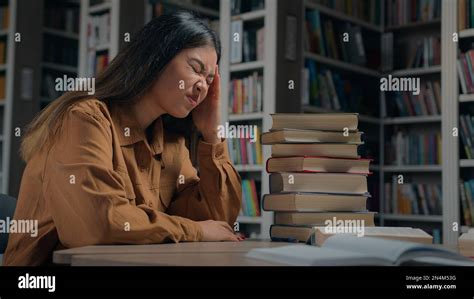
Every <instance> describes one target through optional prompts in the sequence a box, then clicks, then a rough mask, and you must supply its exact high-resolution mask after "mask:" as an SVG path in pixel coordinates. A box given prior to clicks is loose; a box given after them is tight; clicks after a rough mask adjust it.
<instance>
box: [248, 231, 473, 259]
mask: <svg viewBox="0 0 474 299" xmlns="http://www.w3.org/2000/svg"><path fill="white" fill-rule="evenodd" d="M246 257H248V258H254V259H260V260H265V261H268V262H274V263H279V264H287V265H292V266H376V265H378V266H395V265H419V266H420V265H424V266H427V265H439V266H449V265H450V266H474V262H472V261H470V260H469V259H467V258H465V257H463V256H462V255H460V254H459V253H457V252H455V251H452V250H448V249H445V248H442V247H436V246H434V245H432V244H420V243H415V242H406V241H400V240H389V239H385V238H373V237H357V236H353V235H350V234H337V235H335V236H332V237H330V238H328V239H327V240H326V241H325V242H324V244H323V245H322V246H321V247H318V246H309V245H304V244H293V245H287V246H281V247H274V248H255V249H252V250H250V251H249V252H248V253H247V254H246Z"/></svg>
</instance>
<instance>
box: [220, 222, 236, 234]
mask: <svg viewBox="0 0 474 299" xmlns="http://www.w3.org/2000/svg"><path fill="white" fill-rule="evenodd" d="M219 223H220V224H221V225H222V226H224V227H225V228H226V229H227V230H228V231H230V232H232V233H234V230H233V229H232V227H231V226H230V225H229V223H227V222H225V221H219Z"/></svg>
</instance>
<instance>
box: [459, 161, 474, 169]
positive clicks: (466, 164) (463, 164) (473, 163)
mask: <svg viewBox="0 0 474 299" xmlns="http://www.w3.org/2000/svg"><path fill="white" fill-rule="evenodd" d="M459 167H474V159H460V160H459Z"/></svg>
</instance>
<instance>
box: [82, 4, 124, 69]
mask: <svg viewBox="0 0 474 299" xmlns="http://www.w3.org/2000/svg"><path fill="white" fill-rule="evenodd" d="M120 4H121V2H120V1H119V0H102V1H94V0H86V1H83V3H82V5H81V30H80V43H79V51H80V62H79V75H80V76H83V77H94V76H95V75H97V73H98V72H100V70H102V69H103V68H104V67H106V66H107V64H108V63H109V61H110V60H112V59H113V58H114V57H115V55H117V52H118V49H119V41H118V40H119V36H118V34H119V32H118V30H119V25H118V24H119V13H120ZM94 32H98V34H94Z"/></svg>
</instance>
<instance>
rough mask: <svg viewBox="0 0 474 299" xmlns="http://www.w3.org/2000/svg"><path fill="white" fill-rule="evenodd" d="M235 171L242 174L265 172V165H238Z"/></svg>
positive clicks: (235, 166)
mask: <svg viewBox="0 0 474 299" xmlns="http://www.w3.org/2000/svg"><path fill="white" fill-rule="evenodd" d="M234 168H235V170H237V171H242V172H259V171H263V170H265V168H264V166H263V165H259V164H255V165H242V164H236V165H234Z"/></svg>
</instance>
